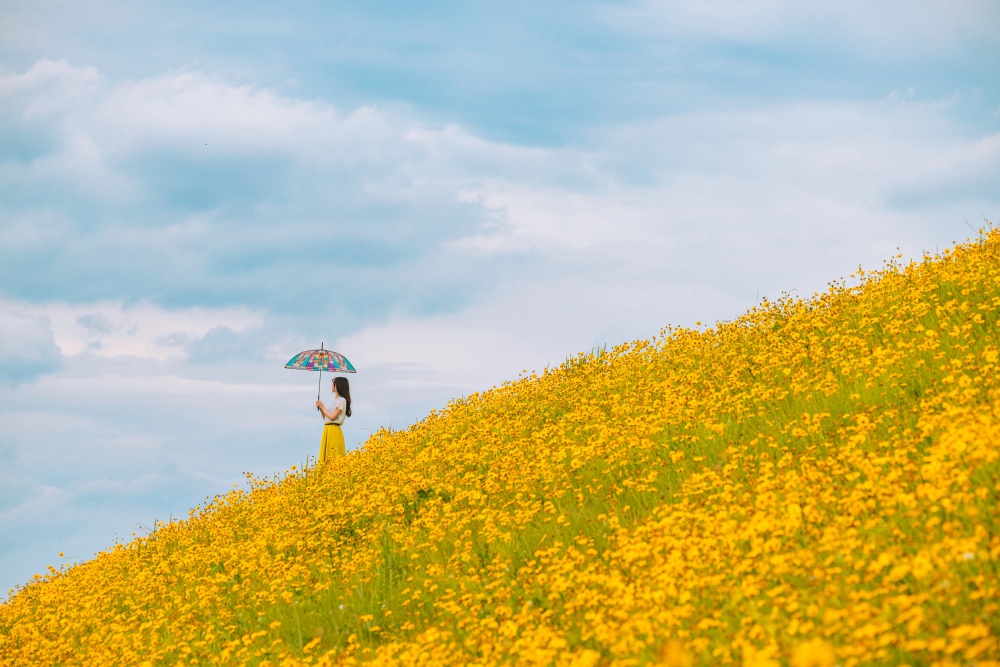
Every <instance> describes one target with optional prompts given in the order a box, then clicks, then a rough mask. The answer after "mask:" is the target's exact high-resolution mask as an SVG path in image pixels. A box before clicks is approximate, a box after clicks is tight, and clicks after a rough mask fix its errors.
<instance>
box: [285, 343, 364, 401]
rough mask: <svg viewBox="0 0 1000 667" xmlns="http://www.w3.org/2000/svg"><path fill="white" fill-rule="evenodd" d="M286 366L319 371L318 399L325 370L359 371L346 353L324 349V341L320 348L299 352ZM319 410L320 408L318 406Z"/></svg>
mask: <svg viewBox="0 0 1000 667" xmlns="http://www.w3.org/2000/svg"><path fill="white" fill-rule="evenodd" d="M285 368H297V369H299V370H302V371H319V382H318V383H317V385H316V400H317V401H318V400H319V390H320V387H322V385H323V371H327V372H330V373H357V371H356V370H354V366H352V365H351V362H349V361H348V360H347V357H345V356H344V355H342V354H340V353H338V352H334V351H333V350H324V349H323V343H320V344H319V349H318V350H305V351H304V352H299V353H298V354H296V355H295V356H294V357H292V359H291V361H289V362H288V363H287V364H285ZM316 409H317V410H318V409H319V408H316Z"/></svg>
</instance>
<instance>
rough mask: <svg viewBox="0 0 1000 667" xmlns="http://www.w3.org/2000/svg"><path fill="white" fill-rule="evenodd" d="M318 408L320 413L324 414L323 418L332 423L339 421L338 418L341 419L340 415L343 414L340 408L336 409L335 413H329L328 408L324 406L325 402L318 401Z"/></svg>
mask: <svg viewBox="0 0 1000 667" xmlns="http://www.w3.org/2000/svg"><path fill="white" fill-rule="evenodd" d="M316 407H317V408H319V411H320V412H322V413H323V417H324V418H325V419H326V420H327V421H331V422H332V421H337V417H339V416H340V413H341V409H340V408H334V409H333V412H329V411H327V409H326V406H325V405H323V401H319V400H317V401H316Z"/></svg>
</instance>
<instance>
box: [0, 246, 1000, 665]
mask: <svg viewBox="0 0 1000 667" xmlns="http://www.w3.org/2000/svg"><path fill="white" fill-rule="evenodd" d="M998 309H1000V232H993V231H990V232H985V233H984V234H983V235H982V237H981V238H980V239H978V240H974V241H969V242H967V243H965V244H962V245H958V246H956V247H954V248H952V249H950V250H948V251H945V252H944V253H942V254H941V255H940V256H935V257H926V258H925V259H924V261H922V262H917V263H911V264H909V265H906V266H897V265H895V264H888V265H887V266H886V267H885V268H884V269H883V270H881V271H878V272H874V273H869V272H865V271H862V270H859V271H858V273H857V274H855V275H854V276H852V277H851V279H850V280H849V281H846V282H842V283H837V284H833V285H831V287H830V289H829V290H828V291H827V292H825V293H823V294H818V295H815V296H814V297H812V298H809V299H799V298H784V299H781V300H778V301H775V302H771V303H765V304H764V305H762V306H758V307H756V308H754V309H753V310H751V311H750V312H748V313H746V314H745V315H744V316H742V317H740V318H739V319H737V320H735V321H733V322H725V323H721V324H718V325H717V326H714V327H710V328H699V329H698V330H690V329H667V330H665V331H664V332H662V334H661V335H660V336H659V337H656V338H654V339H652V340H648V341H642V342H636V343H632V344H627V345H622V346H619V347H617V348H615V349H613V350H610V351H603V350H602V351H594V352H591V353H587V354H581V355H579V356H578V357H576V358H574V359H571V360H568V361H567V362H566V363H565V364H564V365H562V366H561V367H559V368H556V369H554V370H548V371H546V372H544V373H541V374H536V375H531V376H530V377H528V378H526V379H523V380H520V381H517V382H512V383H509V384H505V385H504V386H502V387H497V388H494V389H492V390H490V391H487V392H484V393H481V394H474V395H472V396H469V397H467V398H464V399H461V400H456V401H454V402H452V403H450V404H449V405H448V406H447V407H446V408H445V409H443V410H442V411H440V412H435V413H431V414H430V415H429V416H428V417H427V418H426V419H425V420H424V421H423V422H421V423H419V424H417V425H415V426H413V427H412V428H410V429H409V430H406V431H388V430H383V431H380V432H379V433H377V434H375V435H374V436H373V437H372V438H371V439H370V440H369V441H368V442H367V443H366V444H365V446H364V447H363V448H362V449H361V450H359V451H357V452H353V453H351V454H349V455H348V456H347V457H345V458H342V459H339V460H336V461H335V462H333V463H330V464H327V465H326V466H325V467H323V468H321V469H309V470H304V471H303V470H295V469H293V470H291V471H289V472H288V474H287V475H286V476H285V477H284V478H283V479H281V480H280V481H277V482H271V481H270V480H248V485H247V488H246V489H235V490H233V491H231V492H229V493H227V494H225V495H220V496H217V497H216V498H215V499H214V500H212V501H211V502H210V503H208V504H206V505H205V506H204V507H198V508H195V510H192V512H191V515H190V517H189V518H188V519H187V520H184V521H175V522H171V523H167V524H162V525H159V526H158V529H157V531H156V532H155V533H154V534H152V535H150V536H148V537H144V538H138V539H135V540H134V541H133V542H131V543H130V544H127V545H118V546H115V547H114V548H112V549H109V550H108V551H105V552H103V553H101V554H98V555H97V556H96V557H95V558H94V559H93V560H91V561H89V562H86V563H84V564H81V565H77V566H75V567H71V568H68V569H65V570H62V571H56V570H54V569H51V568H50V570H49V573H48V574H47V575H45V576H43V577H39V578H37V579H36V580H35V581H32V582H30V583H29V584H27V585H26V586H24V587H23V588H21V589H19V590H18V591H16V592H15V593H14V594H13V595H12V597H11V599H10V600H9V601H8V602H7V603H6V604H4V605H3V606H2V607H0V664H2V665H5V666H6V665H10V666H14V665H50V664H62V665H102V666H103V665H181V664H183V665H214V664H221V665H244V664H248V665H305V664H310V665H320V664H322V665H327V664H357V663H360V662H370V663H376V664H393V665H396V664H400V665H404V664H405V665H409V664H428V665H432V664H476V665H492V664H501V663H508V664H528V665H536V664H537V665H549V664H555V665H645V664H664V665H674V666H681V665H700V664H705V665H715V664H720V665H727V664H742V665H761V666H765V665H792V666H794V667H805V666H823V665H834V664H837V665H843V666H845V667H847V666H853V665H883V664H908V665H978V666H980V667H985V666H988V665H995V666H1000V645H998V634H1000V621H998V619H1000V586H998V573H997V568H998V563H1000V515H998V494H1000V490H998V489H1000V480H998V475H1000V463H998V458H1000V375H998V364H1000V336H998V334H1000V328H998V326H1000V310H998Z"/></svg>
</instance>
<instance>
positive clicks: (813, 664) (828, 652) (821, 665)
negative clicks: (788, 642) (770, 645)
mask: <svg viewBox="0 0 1000 667" xmlns="http://www.w3.org/2000/svg"><path fill="white" fill-rule="evenodd" d="M836 663H837V654H836V652H834V650H833V647H832V646H830V645H829V644H828V643H826V642H825V641H823V640H822V639H820V638H819V637H816V638H814V639H810V640H809V641H807V642H803V643H801V644H799V645H798V646H796V647H795V650H793V651H792V659H791V660H790V661H789V664H790V665H791V667H833V665H835V664H836Z"/></svg>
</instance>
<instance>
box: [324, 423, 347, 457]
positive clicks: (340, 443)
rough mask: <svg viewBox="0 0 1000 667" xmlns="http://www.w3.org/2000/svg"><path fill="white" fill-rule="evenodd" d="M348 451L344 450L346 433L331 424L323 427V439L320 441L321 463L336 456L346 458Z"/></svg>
mask: <svg viewBox="0 0 1000 667" xmlns="http://www.w3.org/2000/svg"><path fill="white" fill-rule="evenodd" d="M346 455H347V451H346V450H345V448H344V432H343V431H342V430H341V429H340V426H339V425H337V424H331V423H329V422H327V423H326V425H324V426H323V439H322V440H321V441H320V445H319V461H318V463H322V462H323V461H326V460H329V459H332V458H333V457H335V456H346Z"/></svg>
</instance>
